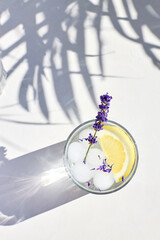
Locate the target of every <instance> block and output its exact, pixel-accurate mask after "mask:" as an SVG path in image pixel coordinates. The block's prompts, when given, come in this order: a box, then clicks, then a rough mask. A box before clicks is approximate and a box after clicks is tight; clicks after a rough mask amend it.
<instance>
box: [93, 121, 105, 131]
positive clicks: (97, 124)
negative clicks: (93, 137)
mask: <svg viewBox="0 0 160 240" xmlns="http://www.w3.org/2000/svg"><path fill="white" fill-rule="evenodd" d="M103 126H104V125H103V124H99V123H97V122H95V124H93V128H94V129H95V130H96V131H100V130H103Z"/></svg>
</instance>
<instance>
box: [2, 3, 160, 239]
mask: <svg viewBox="0 0 160 240" xmlns="http://www.w3.org/2000/svg"><path fill="white" fill-rule="evenodd" d="M102 2H103V4H102ZM126 2H127V4H125V1H121V0H120V1H116V0H108V1H74V0H72V1H70V0H69V1H63V0H62V1H58V0H54V1H51V0H46V1H45V0H44V1H31V0H28V1H27V0H26V1H22V0H12V1H6V0H1V4H0V10H1V16H0V21H1V28H0V35H1V39H0V48H1V59H2V61H3V65H4V67H5V70H6V72H7V73H8V77H7V82H6V86H5V89H4V91H3V94H2V95H1V96H0V146H3V147H5V149H6V158H7V159H8V161H10V160H11V161H12V159H14V158H17V157H19V156H22V155H24V154H27V153H30V152H33V151H35V150H38V149H41V148H43V147H47V146H49V145H52V144H55V143H58V142H60V141H63V140H65V139H66V138H67V136H68V135H69V133H70V132H71V131H72V130H73V129H74V128H75V127H76V126H77V125H78V124H80V123H82V122H84V121H86V120H89V119H93V118H94V117H95V115H96V112H97V106H98V103H99V96H100V95H101V94H103V93H106V92H109V94H110V95H112V96H113V100H112V102H111V107H110V113H109V118H110V120H114V121H116V122H118V123H120V124H122V125H123V126H125V127H126V128H127V129H128V130H129V132H131V134H132V135H133V137H134V138H135V140H136V143H137V145H138V150H139V165H138V169H137V172H136V174H135V176H134V178H133V179H132V181H131V182H130V183H129V184H128V185H127V186H126V187H125V188H123V189H122V190H120V191H118V192H116V193H113V194H109V195H103V196H97V195H93V194H88V195H86V196H84V197H81V198H79V199H77V200H75V201H71V202H69V203H67V204H65V205H62V206H60V207H58V208H55V209H53V210H50V211H48V212H45V213H42V214H41V215H37V216H35V217H33V218H30V219H28V220H26V221H23V222H21V223H18V224H16V225H12V226H0V239H1V240H36V239H38V240H62V239H77V240H79V239H84V240H85V239H93V240H97V239H102V240H106V239H108V240H116V239H122V240H128V239H130V240H132V239H133V240H135V239H136V240H149V239H154V240H159V239H160V229H159V222H160V207H159V202H160V190H159V189H160V183H159V169H160V161H159V156H160V147H159V144H160V140H159V136H160V124H159V123H160V111H159V109H160V108H159V103H160V73H159V68H160V40H159V38H160V3H159V2H158V1H156V0H155V1H150V3H146V2H145V1H144V2H142V1H141V3H139V1H133V0H129V1H126ZM13 161H14V160H13ZM6 217H7V216H6Z"/></svg>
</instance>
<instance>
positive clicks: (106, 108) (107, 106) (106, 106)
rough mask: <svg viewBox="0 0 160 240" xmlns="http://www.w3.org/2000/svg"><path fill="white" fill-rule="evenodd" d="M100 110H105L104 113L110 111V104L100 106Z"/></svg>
mask: <svg viewBox="0 0 160 240" xmlns="http://www.w3.org/2000/svg"><path fill="white" fill-rule="evenodd" d="M99 109H100V110H103V111H105V110H108V109H109V103H108V104H107V105H104V104H100V105H99Z"/></svg>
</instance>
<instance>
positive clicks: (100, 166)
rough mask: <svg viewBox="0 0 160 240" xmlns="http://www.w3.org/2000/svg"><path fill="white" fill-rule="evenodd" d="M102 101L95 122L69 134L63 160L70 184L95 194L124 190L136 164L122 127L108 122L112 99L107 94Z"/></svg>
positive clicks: (133, 146)
mask: <svg viewBox="0 0 160 240" xmlns="http://www.w3.org/2000/svg"><path fill="white" fill-rule="evenodd" d="M106 96H107V97H108V101H106V102H105V100H104V99H103V97H106ZM101 97H102V98H101V105H99V107H100V106H101V107H100V111H99V112H98V115H97V116H96V120H90V121H88V122H85V123H83V124H81V125H79V126H78V127H77V128H76V129H75V130H74V131H73V132H72V133H71V134H70V136H69V137H68V139H67V141H66V145H65V149H64V156H63V158H64V164H65V167H66V170H67V172H68V174H69V176H70V177H71V178H72V180H73V181H74V182H75V183H76V184H77V185H78V186H79V187H81V188H82V189H84V190H86V191H88V192H91V193H98V194H104V193H111V192H114V191H117V190H119V189H121V188H122V187H124V186H125V185H126V184H127V183H128V182H129V181H130V180H131V179H132V177H133V175H134V173H135V171H136V168H137V164H138V150H137V146H136V143H135V141H134V138H133V137H132V136H131V134H130V133H129V132H128V131H127V130H126V129H125V128H124V127H123V126H121V125H120V124H118V123H116V122H113V121H109V120H108V119H107V114H108V109H109V102H110V100H111V99H112V98H111V97H110V96H109V95H108V94H106V95H103V96H101ZM107 97H106V99H107ZM109 98H110V99H109ZM102 105H104V106H106V107H104V106H102ZM107 106H108V107H107ZM101 120H102V121H101ZM105 120H106V121H105ZM86 136H88V137H86Z"/></svg>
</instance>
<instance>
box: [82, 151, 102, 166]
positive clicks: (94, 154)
mask: <svg viewBox="0 0 160 240" xmlns="http://www.w3.org/2000/svg"><path fill="white" fill-rule="evenodd" d="M105 158H106V157H105V154H104V152H102V151H101V150H100V149H98V148H92V147H91V149H90V150H89V153H88V155H87V158H86V163H87V164H88V165H89V166H90V168H98V167H99V166H100V165H102V163H103V160H104V159H105Z"/></svg>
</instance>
